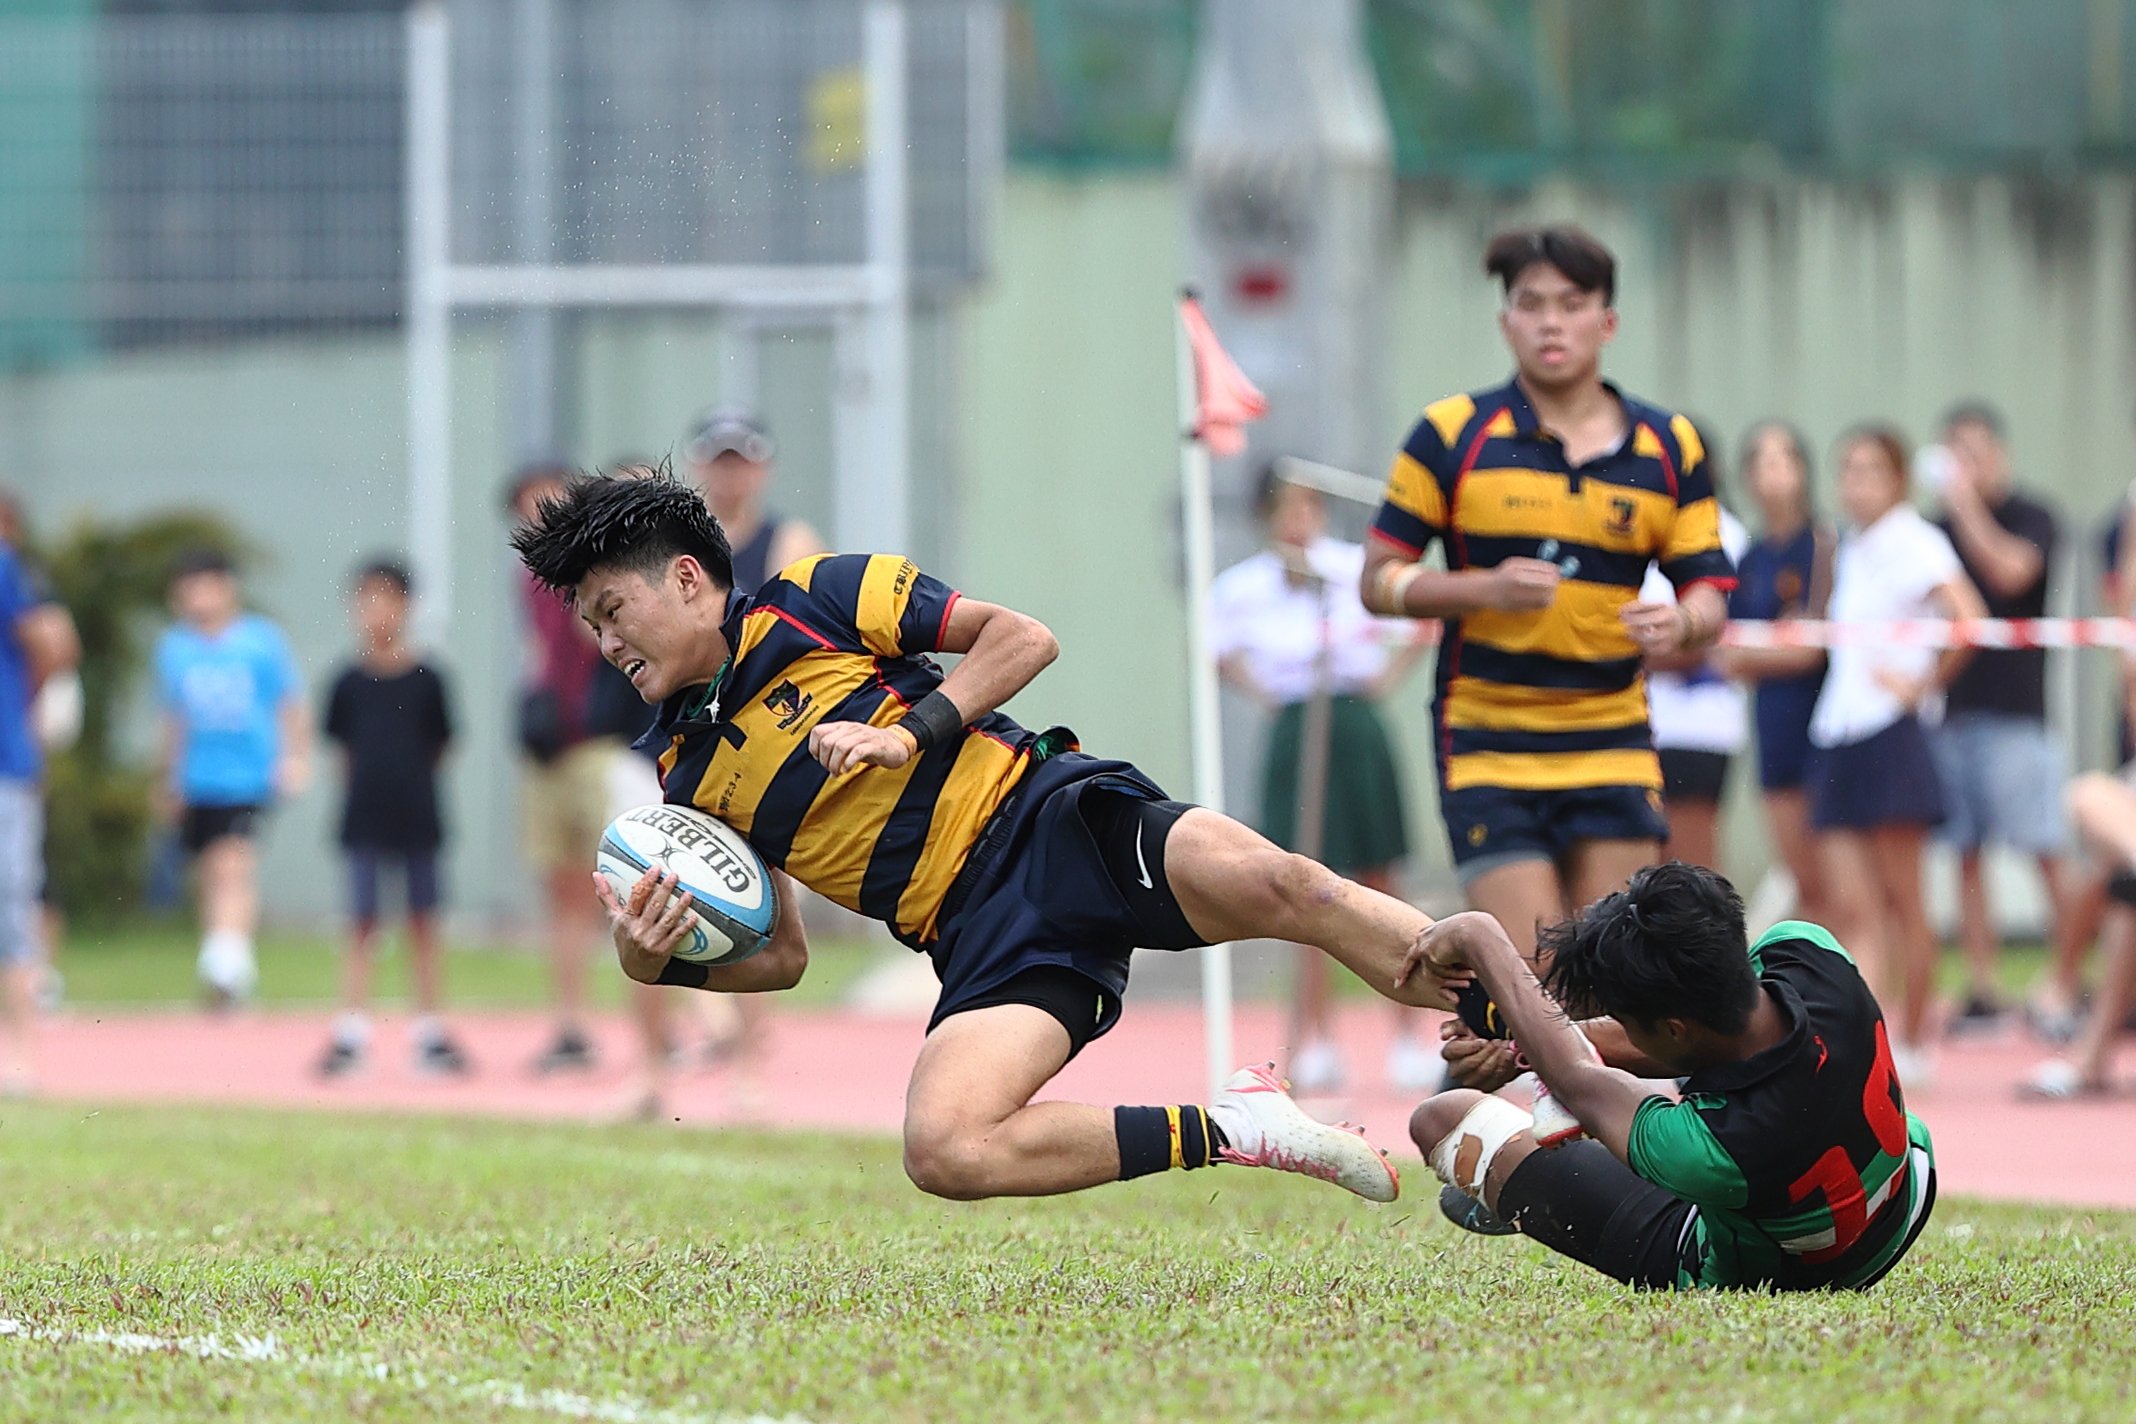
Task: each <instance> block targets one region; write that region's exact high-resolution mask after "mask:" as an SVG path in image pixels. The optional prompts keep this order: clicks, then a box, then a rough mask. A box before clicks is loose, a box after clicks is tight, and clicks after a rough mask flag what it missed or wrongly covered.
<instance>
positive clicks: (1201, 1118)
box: [1113, 1103, 1226, 1182]
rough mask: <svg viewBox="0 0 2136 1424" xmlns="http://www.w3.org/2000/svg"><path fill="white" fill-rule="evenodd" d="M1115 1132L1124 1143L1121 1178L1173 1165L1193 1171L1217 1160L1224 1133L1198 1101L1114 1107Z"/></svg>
mask: <svg viewBox="0 0 2136 1424" xmlns="http://www.w3.org/2000/svg"><path fill="white" fill-rule="evenodd" d="M1113 1135H1114V1136H1115V1137H1116V1138H1118V1139H1119V1143H1120V1180H1121V1181H1123V1182H1124V1181H1127V1180H1128V1179H1129V1178H1131V1177H1147V1176H1149V1175H1150V1174H1151V1173H1152V1172H1162V1171H1166V1170H1168V1169H1170V1168H1173V1167H1178V1168H1181V1169H1182V1170H1185V1171H1192V1170H1193V1169H1194V1168H1196V1167H1206V1166H1208V1165H1209V1164H1210V1163H1211V1162H1214V1161H1217V1160H1218V1158H1217V1153H1218V1152H1220V1151H1222V1150H1223V1148H1224V1146H1225V1145H1226V1144H1225V1142H1224V1133H1223V1130H1222V1129H1221V1128H1219V1127H1218V1126H1217V1125H1216V1124H1215V1123H1213V1122H1211V1121H1210V1120H1209V1113H1208V1110H1207V1109H1206V1108H1202V1107H1200V1106H1197V1105H1196V1104H1194V1103H1183V1104H1181V1105H1179V1106H1178V1107H1163V1108H1114V1109H1113Z"/></svg>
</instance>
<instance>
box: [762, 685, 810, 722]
mask: <svg viewBox="0 0 2136 1424" xmlns="http://www.w3.org/2000/svg"><path fill="white" fill-rule="evenodd" d="M815 701H816V699H815V698H814V697H812V696H811V695H810V694H808V693H806V692H803V691H802V690H801V689H800V688H798V687H796V686H794V683H793V679H792V678H788V679H786V680H785V681H784V682H781V683H779V684H778V685H777V686H776V687H774V688H772V689H771V691H769V692H767V693H765V694H764V707H765V710H766V711H768V712H770V713H771V714H772V715H773V716H775V717H777V718H778V719H779V730H780V731H782V732H783V731H786V730H787V729H788V728H790V727H792V726H793V724H794V723H796V722H798V721H800V720H801V719H802V718H803V717H805V716H807V715H808V709H809V708H810V707H811V706H813V705H814V704H815Z"/></svg>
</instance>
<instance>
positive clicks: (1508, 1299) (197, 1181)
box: [0, 1105, 2136, 1424]
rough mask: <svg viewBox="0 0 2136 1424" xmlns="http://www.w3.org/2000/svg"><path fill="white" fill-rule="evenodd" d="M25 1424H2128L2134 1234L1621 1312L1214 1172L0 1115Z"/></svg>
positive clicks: (1980, 1223) (510, 1132)
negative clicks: (1923, 1423)
mask: <svg viewBox="0 0 2136 1424" xmlns="http://www.w3.org/2000/svg"><path fill="white" fill-rule="evenodd" d="M0 1144H4V1156H0V1163H4V1171H0V1183H4V1187H0V1193H4V1201H5V1210H4V1211H0V1317H5V1318H6V1319H7V1320H8V1321H9V1322H10V1323H9V1324H7V1325H4V1326H0V1331H4V1332H5V1333H4V1334H0V1415H4V1416H5V1417H6V1418H10V1419H38V1420H45V1419H75V1418H88V1417H92V1416H94V1417H101V1418H124V1419H195V1418H205V1417H211V1416H212V1417H227V1418H244V1419H329V1418H331V1419H343V1418H360V1419H365V1420H383V1421H397V1420H415V1419H436V1418H452V1419H498V1420H503V1419H518V1420H525V1419H531V1418H541V1417H549V1418H593V1419H610V1420H623V1421H671V1420H680V1419H715V1420H737V1419H748V1418H751V1417H753V1416H763V1417H769V1418H776V1419H794V1420H809V1421H828V1420H842V1421H862V1420H878V1419H881V1420H895V1421H925V1424H953V1421H962V1420H982V1421H987V1424H1011V1421H1021V1420H1074V1421H1079V1424H1080V1422H1081V1421H1092V1422H1093V1424H1101V1422H1102V1421H1118V1420H1156V1419H1181V1420H1185V1419H1192V1420H1202V1421H1206V1420H1231V1419H1241V1420H1245V1419H1252V1420H1293V1419H1295V1420H1363V1419H1414V1420H1442V1419H1443V1420H1478V1421H1482V1420H1491V1421H1512V1420H1530V1419H1548V1420H1550V1421H1553V1424H1572V1421H1587V1420H1618V1419H1622V1420H1652V1419H1669V1420H1684V1421H1699V1420H1713V1421H1720V1420H1768V1419H1770V1420H1801V1421H1815V1424H1838V1421H1844V1420H1868V1419H1909V1420H1913V1419H1919V1420H1944V1419H1950V1420H2042V1421H2050V1420H2051V1421H2068V1420H2078V1419H2097V1420H2126V1419H2128V1418H2130V1417H2131V1414H2132V1411H2136V1359H2132V1356H2131V1352H2130V1350H2129V1341H2130V1340H2131V1339H2136V1217H2130V1216H2120V1215H2113V1214H2072V1213H2065V1212H2058V1211H2046V1210H2034V1209H2017V1208H2003V1207H1988V1206H1975V1205H1971V1204H1968V1203H1963V1202H1946V1203H1945V1204H1944V1205H1943V1206H1942V1207H1941V1208H1940V1210H1939V1212H1938V1215H1937V1218H1936V1220H1935V1221H1934V1222H1933V1223H1932V1224H1931V1226H1930V1228H1929V1230H1928V1232H1927V1234H1926V1236H1925V1237H1924V1239H1923V1241H1922V1243H1921V1245H1920V1246H1919V1247H1918V1248H1917V1250H1916V1252H1915V1255H1914V1257H1913V1258H1912V1259H1911V1260H1910V1262H1909V1263H1908V1264H1906V1265H1905V1266H1902V1267H1901V1269H1900V1270H1899V1271H1898V1272H1896V1273H1895V1275H1894V1276H1893V1277H1892V1278H1891V1279H1890V1280H1888V1281H1887V1282H1886V1283H1885V1284H1884V1285H1883V1286H1882V1287H1881V1288H1879V1289H1878V1290H1877V1291H1875V1292H1873V1293H1871V1294H1869V1295H1867V1296H1863V1297H1837V1298H1826V1297H1796V1298H1760V1297H1723V1296H1681V1297H1679V1296H1648V1297H1641V1296H1635V1295H1632V1294H1630V1293H1628V1292H1625V1291H1623V1290H1621V1289H1619V1288H1617V1287H1616V1286H1614V1285H1611V1284H1608V1283H1605V1282H1603V1281H1601V1280H1600V1279H1599V1278H1597V1277H1593V1276H1590V1275H1588V1274H1586V1273H1584V1272H1583V1271H1581V1270H1580V1269H1578V1268H1575V1267H1572V1266H1570V1265H1565V1264H1560V1263H1557V1262H1555V1261H1553V1260H1552V1259H1550V1258H1549V1257H1547V1256H1546V1255H1545V1254H1544V1253H1543V1252H1542V1251H1541V1250H1540V1249H1539V1248H1537V1247H1535V1246H1533V1245H1532V1244H1530V1243H1526V1242H1521V1241H1483V1240H1477V1239H1473V1238H1468V1237H1464V1236H1461V1235H1460V1234H1458V1233H1457V1232H1455V1231H1454V1230H1453V1229H1452V1228H1451V1227H1449V1226H1446V1225H1445V1224H1444V1223H1442V1222H1441V1221H1440V1220H1439V1219H1438V1217H1437V1215H1436V1214H1435V1213H1434V1212H1433V1211H1432V1210H1431V1209H1430V1206H1429V1201H1430V1194H1429V1193H1428V1192H1426V1191H1424V1190H1423V1187H1424V1182H1423V1181H1422V1180H1421V1178H1422V1177H1423V1175H1424V1174H1423V1172H1422V1169H1421V1167H1419V1166H1417V1165H1416V1164H1414V1163H1413V1162H1412V1163H1409V1164H1406V1166H1407V1168H1408V1171H1409V1177H1410V1181H1409V1187H1410V1198H1411V1199H1409V1200H1405V1202H1404V1203H1402V1204H1400V1205H1398V1206H1395V1207H1392V1208H1383V1209H1372V1208H1368V1207H1366V1206H1364V1205H1362V1204H1359V1203H1357V1202H1356V1201H1355V1200H1354V1199H1351V1198H1348V1197H1346V1196H1344V1195H1342V1194H1341V1193H1339V1192H1336V1191H1334V1190H1332V1189H1330V1188H1327V1187H1324V1186H1321V1185H1319V1184H1317V1183H1310V1182H1304V1181H1300V1180H1297V1179H1295V1178H1281V1177H1276V1176H1274V1175H1272V1174H1263V1173H1252V1172H1245V1171H1240V1170H1235V1169H1222V1168H1219V1169H1216V1170H1214V1171H1209V1172H1202V1173H1196V1174H1194V1175H1192V1176H1184V1175H1178V1174H1175V1175H1173V1176H1171V1177H1169V1178H1164V1179H1159V1180H1156V1181H1150V1182H1142V1183H1136V1184H1134V1185H1131V1186H1123V1187H1115V1188H1108V1189H1104V1190H1100V1191H1096V1192H1091V1193H1086V1194H1084V1195H1082V1196H1079V1197H1074V1198H1066V1199H1061V1200H1055V1201H1048V1202H1020V1203H989V1204H983V1205H976V1206H960V1205H951V1204H947V1203H940V1202H935V1201H931V1200H929V1199H926V1198H923V1197H921V1196H919V1195H918V1194H917V1193H915V1192H914V1191H913V1190H912V1189H911V1188H910V1187H909V1186H908V1185H907V1184H906V1183H905V1181H904V1179H903V1177H902V1175H901V1174H900V1172H899V1170H898V1164H897V1157H896V1151H895V1148H894V1147H893V1146H892V1145H891V1144H889V1143H887V1142H875V1141H866V1140H841V1139H830V1138H815V1137H791V1138H789V1137H778V1138H767V1137H759V1136H741V1135H729V1136H718V1135H694V1134H683V1133H675V1132H658V1131H649V1130H640V1131H628V1130H620V1129H619V1130H589V1129H584V1128H567V1127H558V1128H536V1127H527V1126H520V1125H501V1124H489V1123H480V1124H476V1123H457V1122H438V1121H423V1122H401V1121H394V1120H390V1119H384V1120H381V1119H363V1120H337V1119H327V1118H320V1117H314V1116H303V1117H284V1116H275V1115H268V1114H242V1113H229V1112H204V1111H203V1112H174V1111H168V1110H159V1111H154V1112H147V1111H132V1110H125V1111H102V1112H86V1111H84V1110H81V1109H72V1110H69V1109H63V1108H57V1107H46V1106H34V1107H23V1106H17V1105H8V1106H5V1107H4V1108H0Z"/></svg>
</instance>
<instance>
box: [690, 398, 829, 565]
mask: <svg viewBox="0 0 2136 1424" xmlns="http://www.w3.org/2000/svg"><path fill="white" fill-rule="evenodd" d="M777 453H778V451H777V447H776V446H775V445H773V444H772V440H771V435H770V432H768V431H767V430H765V428H764V424H763V422H762V421H760V420H758V419H757V417H756V416H754V415H752V414H750V413H749V412H747V411H742V410H735V409H732V408H722V409H715V410H711V411H707V412H706V413H705V414H704V415H703V416H701V417H699V419H698V422H697V429H696V430H695V431H694V432H692V433H691V436H690V442H689V444H688V445H687V446H685V447H684V454H685V455H686V456H687V457H688V459H689V462H690V472H691V475H692V476H693V477H694V478H695V480H696V481H697V487H698V488H699V489H700V490H702V491H703V492H704V496H705V503H707V504H709V505H710V506H711V507H712V515H713V517H714V518H715V519H717V520H719V524H720V528H722V529H724V530H726V531H727V542H728V543H729V544H731V545H733V546H734V586H735V588H736V589H737V590H738V591H739V592H742V593H755V592H756V591H757V590H758V589H759V588H761V587H763V585H764V581H765V580H766V579H768V578H770V577H771V576H772V575H773V574H775V573H777V572H778V571H779V570H781V569H783V568H785V567H786V566H787V565H788V564H791V563H793V562H795V561H796V560H799V559H805V558H807V557H809V555H811V554H821V553H824V552H826V550H825V547H824V543H823V539H822V537H821V536H820V535H818V534H817V533H816V531H815V530H814V529H811V528H810V527H809V526H808V525H807V524H805V523H804V522H802V521H801V520H799V519H787V518H785V517H783V516H781V515H780V514H779V513H778V511H776V510H774V509H771V508H770V507H768V506H767V505H766V504H765V502H764V494H765V491H766V489H768V488H769V487H770V484H771V476H772V462H773V461H774V459H775V458H776V457H777Z"/></svg>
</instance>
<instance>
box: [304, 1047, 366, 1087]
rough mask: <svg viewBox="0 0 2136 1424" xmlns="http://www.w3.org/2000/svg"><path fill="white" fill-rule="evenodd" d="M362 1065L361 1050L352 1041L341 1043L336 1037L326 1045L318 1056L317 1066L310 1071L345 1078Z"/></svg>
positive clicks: (326, 1076)
mask: <svg viewBox="0 0 2136 1424" xmlns="http://www.w3.org/2000/svg"><path fill="white" fill-rule="evenodd" d="M362 1066H363V1050H362V1049H360V1048H358V1047H357V1046H356V1045H355V1044H353V1043H343V1042H341V1041H340V1040H339V1039H336V1040H335V1041H334V1042H332V1043H330V1044H328V1045H327V1046H326V1052H325V1053H324V1054H322V1055H321V1056H320V1058H319V1064H318V1066H317V1067H316V1068H314V1069H313V1070H312V1071H313V1072H315V1073H317V1074H318V1075H319V1076H320V1077H322V1078H346V1077H347V1076H348V1075H349V1074H351V1073H353V1072H355V1071H356V1070H357V1069H358V1068H361V1067H362Z"/></svg>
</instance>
